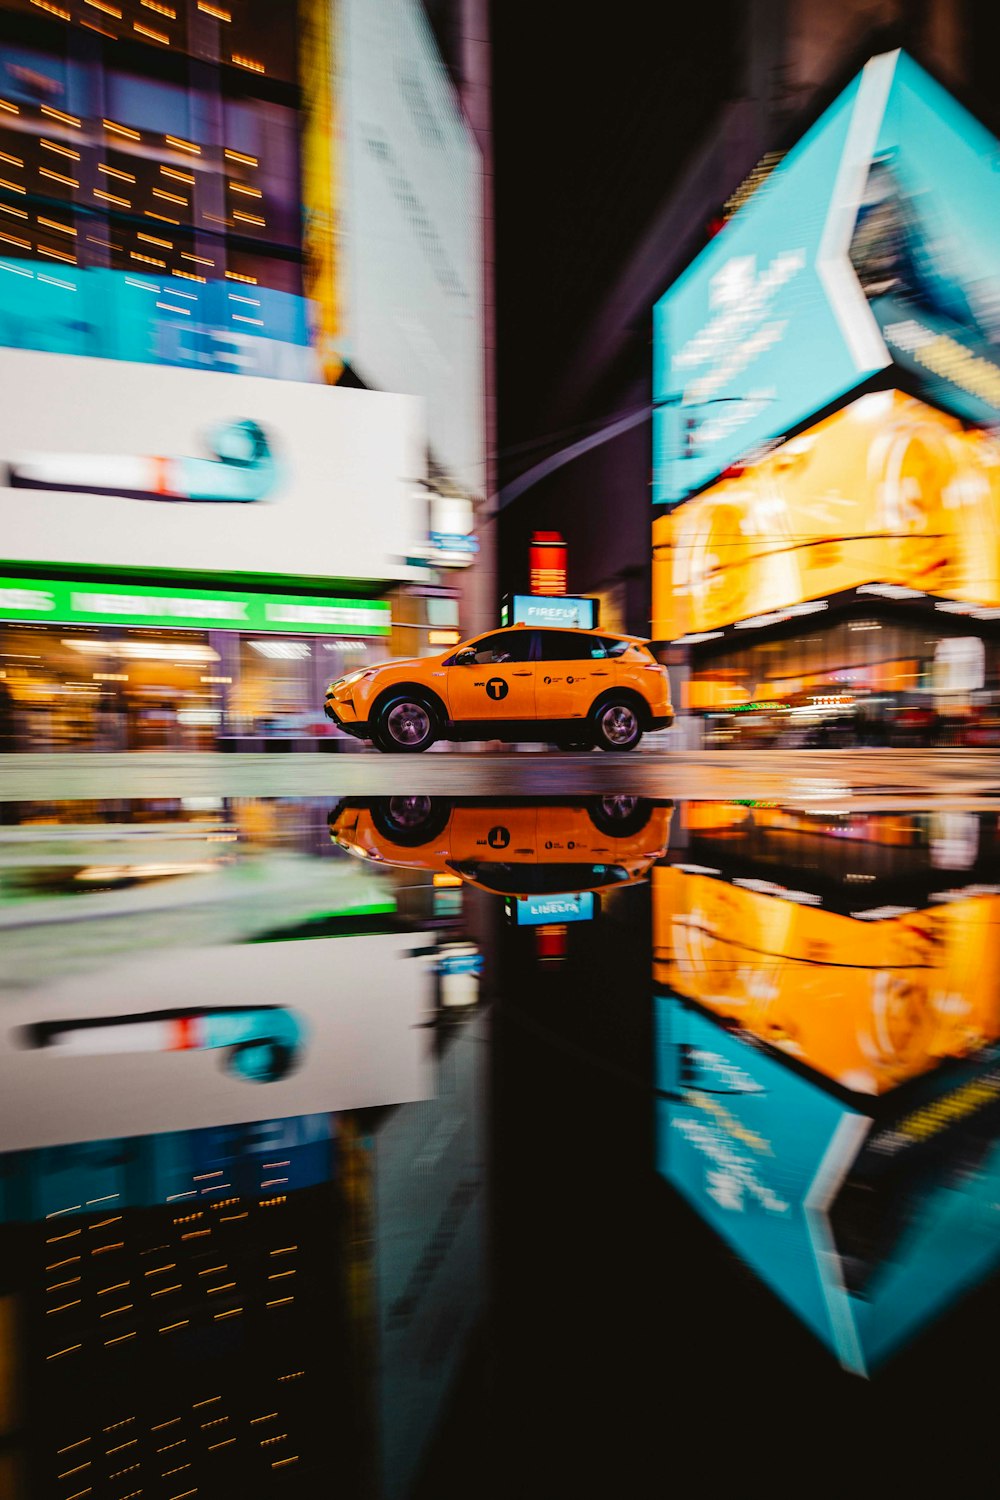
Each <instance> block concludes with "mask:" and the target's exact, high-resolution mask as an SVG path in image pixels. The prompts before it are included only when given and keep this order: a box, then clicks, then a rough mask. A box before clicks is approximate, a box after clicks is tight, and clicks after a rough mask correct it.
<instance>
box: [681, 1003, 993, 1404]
mask: <svg viewBox="0 0 1000 1500" xmlns="http://www.w3.org/2000/svg"><path fill="white" fill-rule="evenodd" d="M656 1007H657V1009H656V1018H655V1027H656V1051H657V1089H658V1095H659V1097H658V1099H657V1162H658V1166H659V1170H660V1172H661V1173H662V1174H663V1176H664V1177H665V1178H666V1179H667V1181H669V1182H670V1183H672V1184H673V1186H674V1187H676V1188H677V1189H678V1191H679V1192H681V1193H682V1194H683V1195H684V1197H685V1198H687V1199H688V1201H689V1202H690V1203H691V1204H692V1206H693V1207H694V1208H695V1209H696V1210H697V1212H698V1213H699V1214H700V1215H701V1217H702V1218H703V1219H705V1220H706V1222H707V1223H708V1224H709V1225H710V1226H711V1227H712V1229H713V1230H714V1231H715V1232H716V1233H717V1234H718V1235H719V1236H720V1237H721V1238H722V1239H723V1240H725V1241H726V1243H727V1244H728V1245H729V1246H730V1247H731V1248H732V1249H733V1250H734V1251H735V1252H736V1254H738V1255H739V1256H740V1258H741V1259H742V1260H744V1261H745V1262H746V1263H747V1264H748V1265H749V1266H750V1267H751V1268H752V1269H753V1270H754V1271H755V1272H756V1274H757V1275H758V1276H759V1277H760V1278H761V1280H762V1281H764V1282H765V1283H766V1284H767V1285H768V1286H769V1287H770V1288H771V1289H772V1290H773V1291H774V1292H775V1293H776V1294H777V1295H778V1296H779V1297H781V1299H782V1300H783V1301H784V1302H785V1303H787V1305H788V1306H789V1307H790V1308H791V1309H792V1311H793V1312H794V1313H795V1315H796V1316H797V1317H798V1318H800V1319H801V1321H802V1322H803V1323H804V1324H805V1325H806V1326H807V1327H808V1328H809V1329H810V1330H811V1331H812V1332H813V1333H814V1334H815V1335H816V1336H817V1337H818V1338H819V1339H820V1340H821V1341H822V1342H823V1343H824V1344H826V1345H827V1346H828V1347H829V1348H830V1350H831V1351H832V1352H833V1353H834V1354H835V1355H836V1356H837V1357H838V1359H839V1360H840V1362H841V1364H842V1365H843V1366H844V1367H845V1368H846V1369H848V1370H850V1371H852V1372H853V1373H855V1374H861V1375H864V1374H868V1373H870V1372H871V1371H872V1370H873V1369H875V1368H876V1367H877V1365H879V1364H880V1363H881V1362H882V1361H883V1360H884V1359H886V1358H887V1357H888V1356H889V1355H891V1354H892V1353H894V1352H895V1351H896V1350H897V1349H899V1348H900V1347H901V1346H902V1345H903V1344H905V1343H906V1342H908V1341H909V1339H911V1338H912V1337H913V1336H914V1335H915V1334H916V1333H917V1332H918V1331H919V1330H920V1329H921V1328H922V1327H924V1326H925V1325H926V1324H927V1323H928V1322H929V1321H930V1320H931V1319H932V1318H933V1317H935V1316H936V1315H937V1314H938V1313H940V1312H941V1311H943V1309H944V1308H945V1307H947V1306H948V1305H949V1304H950V1303H952V1302H953V1301H954V1300H955V1298H956V1297H958V1296H959V1295H960V1294H961V1293H962V1292H964V1291H966V1290H968V1289H969V1288H970V1287H972V1286H975V1285H976V1284H977V1283H978V1282H980V1281H981V1280H983V1279H984V1278H985V1277H986V1276H987V1275H989V1274H990V1272H991V1271H992V1270H993V1269H994V1267H995V1266H996V1264H997V1262H998V1260H1000V1142H998V1136H997V1130H998V1109H997V1101H998V1100H1000V1068H998V1066H997V1056H996V1053H995V1052H992V1053H990V1054H989V1055H987V1056H986V1057H984V1058H981V1059H979V1060H977V1062H976V1064H974V1065H968V1066H966V1067H965V1068H963V1069H962V1070H961V1072H960V1073H959V1074H958V1075H956V1073H955V1071H954V1070H950V1071H949V1073H948V1074H947V1075H946V1076H945V1075H936V1076H934V1077H932V1078H930V1079H927V1080H925V1081H924V1082H923V1083H921V1084H920V1085H918V1086H917V1087H918V1089H919V1097H918V1098H917V1099H916V1101H915V1100H914V1098H913V1096H912V1092H910V1091H908V1093H909V1098H908V1100H907V1102H906V1103H905V1104H901V1105H898V1106H896V1108H895V1109H894V1110H893V1109H892V1108H891V1107H890V1111H889V1113H887V1114H886V1116H885V1118H880V1119H879V1120H878V1121H876V1122H874V1123H873V1121H872V1120H871V1118H870V1117H869V1116H868V1115H867V1114H863V1113H859V1112H857V1111H856V1110H853V1109H851V1108H850V1107H849V1106H847V1105H845V1104H842V1103H840V1102H838V1101H837V1100H836V1099H834V1098H833V1097H832V1096H831V1095H829V1094H827V1093H826V1092H825V1091H824V1090H823V1089H821V1088H820V1087H818V1086H817V1085H816V1084H813V1083H811V1082H809V1081H807V1080H806V1079H804V1078H802V1077H800V1076H799V1075H797V1074H796V1073H793V1072H792V1071H791V1070H790V1069H789V1068H788V1067H787V1066H786V1065H785V1064H784V1063H783V1062H781V1061H779V1060H778V1059H776V1058H774V1057H772V1056H769V1055H767V1054H765V1053H762V1052H760V1051H758V1050H756V1049H754V1048H753V1047H751V1046H749V1045H748V1044H747V1043H746V1042H745V1041H742V1040H740V1039H739V1038H738V1037H735V1036H733V1035H731V1034H729V1033H727V1032H725V1031H723V1030H721V1029H720V1028H719V1027H718V1026H717V1025H715V1024H714V1023H713V1022H711V1021H710V1020H708V1018H707V1017H705V1016H701V1015H698V1014H697V1013H695V1012H693V1011H691V1010H690V1009H689V1008H688V1007H687V1006H685V1005H684V1003H683V1002H682V1001H680V1000H677V999H675V998H673V997H672V996H662V997H660V998H658V999H657V1001H656Z"/></svg>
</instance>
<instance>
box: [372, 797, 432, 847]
mask: <svg viewBox="0 0 1000 1500" xmlns="http://www.w3.org/2000/svg"><path fill="white" fill-rule="evenodd" d="M450 813H451V804H450V803H449V802H448V801H447V800H446V799H445V798H444V797H377V798H376V799H375V801H374V802H373V803H372V805H371V815H372V822H373V824H374V825H375V829H376V831H377V832H378V833H379V834H380V835H381V836H382V838H384V839H388V840H390V841H391V842H392V843H394V844H399V845H400V846H401V847H402V848H408V849H414V848H417V847H418V846H419V845H420V844H427V843H429V842H430V840H431V839H435V838H437V836H438V834H439V833H441V832H442V831H443V830H444V829H445V828H446V827H447V825H448V818H449V815H450Z"/></svg>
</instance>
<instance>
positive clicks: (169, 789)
mask: <svg viewBox="0 0 1000 1500" xmlns="http://www.w3.org/2000/svg"><path fill="white" fill-rule="evenodd" d="M652 743H653V742H652V740H650V748H646V745H645V744H644V746H643V747H642V748H640V750H638V751H637V752H635V753H633V754H630V755H625V754H621V755H615V754H603V753H598V752H593V751H591V752H587V753H584V754H568V755H567V754H560V753H559V752H556V751H552V750H545V749H543V748H542V747H541V746H537V745H531V746H524V747H521V748H520V749H518V750H516V751H515V750H511V749H510V747H505V748H504V749H503V750H497V751H493V752H487V753H482V752H480V753H475V752H469V751H466V752H464V753H462V752H459V753H447V752H446V753H445V754H443V755H442V754H434V753H431V754H428V755H379V754H377V753H375V752H373V751H361V752H360V753H358V752H355V753H338V754H332V755H321V754H296V753H294V752H288V751H285V750H283V749H277V748H276V749H274V750H272V751H270V752H269V753H266V754H253V755H242V754H239V755H235V754H234V755H229V754H227V755H218V754H212V753H208V752H206V753H204V754H194V753H185V752H175V753H170V754H156V753H152V752H151V753H146V754H106V755H103V754H102V755H95V754H87V753H84V754H79V755H72V754H34V755H0V802H3V801H19V800H32V799H44V798H51V797H55V798H60V797H63V798H97V799H101V798H107V797H112V796H118V797H138V798H142V797H171V796H174V797H177V796H185V795H188V796H198V795H203V794H207V793H211V794H213V795H215V796H221V797H233V796H244V797H296V796H298V797H310V796H311V797H324V796H329V797H338V796H349V795H362V796H378V795H382V794H403V795H407V794H410V793H414V792H416V793H422V794H426V795H442V796H467V797H472V796H485V795H487V794H496V795H498V796H503V795H507V796H516V795H519V794H522V793H537V794H539V795H541V794H546V793H559V792H563V791H568V790H573V791H577V792H606V791H611V792H614V791H616V790H617V789H619V788H621V787H623V786H625V787H627V788H628V790H629V791H630V792H642V793H644V794H645V795H647V796H658V797H677V798H685V799H694V800H698V799H704V798H713V797H772V798H773V797H779V798H781V799H783V800H786V801H788V800H791V801H793V802H795V803H800V802H808V801H810V800H812V801H815V800H816V799H817V798H819V799H824V798H828V797H829V796H831V795H834V796H836V797H839V798H844V797H853V798H857V797H859V796H864V797H865V799H866V801H869V802H882V803H884V804H885V805H887V806H889V805H894V804H897V803H899V801H900V799H903V800H906V799H912V798H913V797H914V796H917V797H923V796H928V795H933V796H934V797H936V798H940V797H948V798H960V799H971V798H976V797H985V798H989V797H992V796H1000V754H998V753H997V752H996V751H995V750H969V749H945V750H942V749H928V750H915V749H892V750H889V749H882V748H868V749H863V750H806V751H802V750H780V749H769V750H764V751H762V750H707V751H706V750H700V751H669V752H664V751H662V750H657V749H654V748H652ZM276 744H277V745H280V744H281V742H280V741H278V742H276Z"/></svg>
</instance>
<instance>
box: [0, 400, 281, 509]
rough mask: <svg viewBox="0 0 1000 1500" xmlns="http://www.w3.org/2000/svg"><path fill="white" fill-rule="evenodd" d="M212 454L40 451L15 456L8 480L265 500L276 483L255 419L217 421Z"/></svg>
mask: <svg viewBox="0 0 1000 1500" xmlns="http://www.w3.org/2000/svg"><path fill="white" fill-rule="evenodd" d="M209 446H210V448H211V450H212V453H213V454H214V457H212V458H169V457H159V456H150V457H143V456H141V455H132V454H123V453H109V454H97V453H53V454H47V453H39V454H29V455H26V456H24V457H23V458H18V459H16V460H15V461H14V462H13V463H11V465H10V473H9V482H10V484H11V485H12V486H14V487H19V488H22V489H44V490H61V491H83V492H85V493H86V494H88V495H122V496H125V497H126V498H131V499H136V500H207V501H238V502H241V503H246V502H247V501H251V500H264V499H266V498H267V497H268V496H269V495H271V494H272V493H273V492H274V490H275V489H276V488H277V486H278V483H279V481H280V471H279V466H278V464H277V463H276V461H275V458H274V454H273V453H272V451H271V445H270V443H269V441H268V437H267V433H266V432H265V431H264V429H263V427H261V425H260V423H259V422H254V421H249V420H243V421H236V422H226V423H223V424H221V425H220V426H218V427H216V428H215V430H214V431H213V432H212V434H211V436H210V439H209Z"/></svg>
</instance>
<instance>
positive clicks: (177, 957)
mask: <svg viewBox="0 0 1000 1500" xmlns="http://www.w3.org/2000/svg"><path fill="white" fill-rule="evenodd" d="M417 945H418V943H417V940H416V939H415V937H414V936H413V935H411V936H409V937H407V936H403V935H396V934H392V933H380V934H375V935H371V936H367V935H366V936H351V937H334V938H315V939H313V940H312V941H310V942H296V941H291V942H281V941H275V942H262V943H249V944H221V945H219V946H216V947H214V948H212V947H206V948H180V949H174V950H169V949H166V950H163V949H161V950H159V951H157V952H154V953H152V954H151V955H150V956H147V957H142V958H130V959H128V960H124V961H122V962H119V963H118V964H117V965H115V966H114V967H112V968H106V969H102V970H99V971H97V972H95V973H92V974H91V973H79V974H73V975H70V976H67V977H65V978H62V979H59V978H56V979H53V980H50V981H47V982H46V983H45V984H43V985H36V986H34V987H33V988H31V989H29V990H17V991H15V990H13V989H11V990H8V991H7V992H6V993H5V994H4V995H3V1015H4V1029H3V1033H2V1035H0V1096H2V1097H3V1101H4V1108H5V1115H4V1120H5V1134H4V1141H5V1145H6V1147H7V1149H8V1150H22V1149H24V1148H25V1147H29V1146H41V1145H55V1144H59V1143H62V1142H66V1141H78V1140H92V1139H96V1138H98V1137H100V1136H101V1134H102V1132H105V1131H106V1130H107V1128H108V1108H109V1100H110V1101H112V1104H111V1108H112V1109H113V1112H114V1123H115V1126H116V1128H117V1129H119V1130H120V1131H121V1132H122V1133H123V1134H125V1135H150V1134H153V1133H156V1132H159V1131H164V1130H177V1129H180V1128H184V1129H196V1128H200V1127H203V1126H209V1125H220V1126H221V1125H229V1124H235V1123H238V1122H240V1121H245V1120H254V1119H258V1118H260V1116H261V1115H262V1114H281V1115H293V1114H302V1113H313V1112H316V1111H322V1110H345V1109H360V1108H368V1107H374V1106H383V1105H388V1104H398V1103H401V1102H403V1101H406V1100H414V1099H424V1098H426V1097H427V1096H428V1095H429V1094H430V1093H431V1092H432V1087H433V1079H432V1074H431V1068H432V1059H431V1055H430V1051H429V1047H430V1043H429V1040H428V1037H429V1033H428V1032H427V1031H426V1030H425V1029H424V1028H423V1026H422V1023H423V1022H425V1021H426V1019H427V1017H428V1015H429V1014H430V1011H431V1008H432V999H433V997H432V994H431V981H432V975H431V973H430V971H429V969H428V968H427V966H426V965H425V964H423V963H421V962H419V960H418V959H416V958H414V957H413V949H414V948H415V947H416V946H417ZM334 972H338V973H343V974H347V973H354V974H359V973H363V974H364V985H363V989H362V988H359V987H357V986H355V988H354V989H351V988H350V987H347V988H344V987H340V989H339V990H338V989H337V987H336V986H335V984H334V981H333V978H332V976H333V974H334ZM236 997H238V999H239V1002H240V1004H241V1005H242V1006H243V1007H244V1009H243V1011H241V1012H240V1013H239V1017H238V1019H241V1020H242V1019H243V1018H244V1017H246V1016H248V1015H251V1014H253V1013H255V1012H256V1008H257V1007H261V1008H268V1010H269V1011H270V1010H273V1007H274V1006H275V1003H276V1001H282V1002H283V1003H285V1004H287V1006H288V1010H289V1015H290V1017H291V1018H293V1019H294V1022H295V1025H296V1026H297V1028H299V1030H300V1032H301V1037H302V1045H301V1047H300V1050H299V1053H298V1056H297V1058H296V1067H295V1069H294V1071H291V1072H288V1073H286V1074H285V1076H283V1077H276V1078H274V1079H273V1080H272V1081H267V1079H266V1078H256V1079H249V1078H247V1077H245V1076H241V1075H240V1073H239V1071H238V1070H235V1069H233V1068H232V1067H227V1066H225V1059H224V1058H223V1056H222V1054H220V1053H219V1052H218V1051H217V1050H216V1049H215V1048H213V1047H212V1046H211V1045H209V1046H199V1045H198V1042H197V1037H194V1038H192V1043H191V1045H188V1044H186V1043H185V1042H184V1041H183V1040H182V1039H181V1032H182V1030H183V1029H185V1028H190V1027H191V1026H193V1025H194V1026H197V1025H199V1024H209V1025H210V1024H213V1012H214V1011H215V1008H216V1007H218V1006H220V1005H232V1004H233V1001H234V998H236ZM285 997H291V998H290V999H287V1000H286V999H285ZM195 1011H197V1012H199V1013H200V1015H203V1016H204V1023H202V1022H201V1021H200V1020H199V1019H198V1018H195V1019H194V1020H192V1017H193V1014H194V1012H195ZM170 1016H173V1017H174V1020H173V1021H172V1022H171V1021H170V1020H169V1017H170ZM67 1018H70V1019H71V1021H72V1025H73V1027H74V1028H75V1031H76V1034H77V1035H78V1036H80V1037H82V1038H83V1043H84V1044H83V1045H81V1046H73V1045H70V1046H68V1047H53V1046H47V1047H35V1048H29V1047H26V1046H25V1031H26V1029H27V1030H28V1035H29V1038H30V1037H31V1036H33V1035H35V1034H37V1032H38V1030H39V1029H40V1028H42V1027H45V1026H47V1025H48V1026H49V1027H51V1023H52V1022H57V1021H58V1022H66V1023H67V1024H68V1022H67ZM126 1018H127V1020H128V1022H129V1023H130V1026H129V1028H128V1029H127V1030H126V1029H125V1028H124V1027H123V1021H124V1020H125V1019H126ZM165 1018H168V1019H166V1020H165ZM223 1019H224V1018H223ZM273 1019H274V1018H273V1015H270V1014H268V1015H263V1016H262V1028H263V1031H264V1032H267V1033H268V1034H270V1033H269V1032H268V1027H270V1026H272V1025H273ZM281 1019H282V1020H283V1018H281ZM88 1023H89V1024H88ZM286 1024H287V1023H286ZM156 1032H159V1036H157V1035H156V1034H155V1033H156ZM230 1040H231V1041H232V1042H233V1043H234V1045H236V1046H238V1045H239V1043H240V1041H241V1040H242V1034H241V1036H240V1037H235V1038H230ZM53 1098H58V1100H59V1108H58V1111H53V1109H52V1108H51V1100H52V1099H53Z"/></svg>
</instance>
